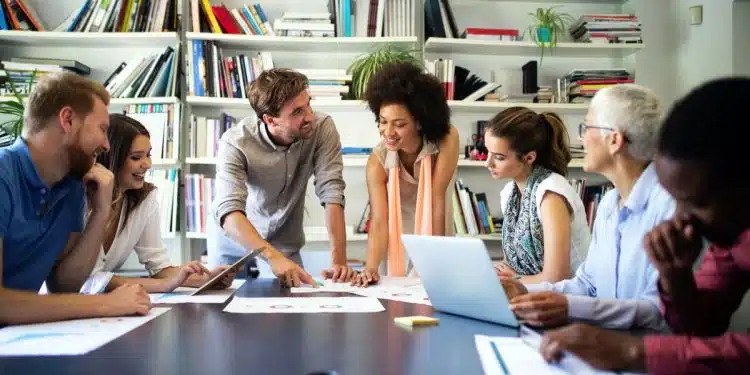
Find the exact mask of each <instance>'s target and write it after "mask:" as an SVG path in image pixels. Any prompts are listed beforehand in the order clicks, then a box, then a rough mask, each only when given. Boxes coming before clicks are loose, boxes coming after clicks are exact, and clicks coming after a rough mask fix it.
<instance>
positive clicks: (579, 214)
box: [500, 172, 591, 276]
mask: <svg viewBox="0 0 750 375" xmlns="http://www.w3.org/2000/svg"><path fill="white" fill-rule="evenodd" d="M513 184H515V182H512V181H511V182H509V183H507V184H506V185H505V187H504V188H503V190H502V191H500V205H501V208H502V210H503V215H504V214H505V209H506V206H507V204H508V199H510V194H511V192H512V191H513ZM548 191H551V192H554V193H557V194H559V195H561V196H562V197H563V198H564V199H565V200H566V201H567V202H568V206H570V208H571V209H572V210H573V212H572V213H571V218H570V219H571V221H570V274H571V276H572V275H573V274H575V272H576V270H577V269H578V266H580V265H581V263H583V261H584V260H585V259H586V254H587V253H588V250H589V243H590V242H591V231H590V230H589V226H588V224H587V221H586V209H585V208H584V206H583V201H581V197H580V196H579V195H578V193H577V192H576V191H575V189H573V187H572V186H571V185H570V183H569V182H568V180H567V179H565V177H563V176H562V175H560V174H558V173H554V172H553V173H552V174H550V175H549V176H548V177H547V178H545V179H544V180H543V181H542V182H540V183H539V186H538V187H537V190H536V197H535V198H534V200H535V201H536V209H537V212H539V215H540V216H541V213H542V198H543V197H544V194H545V193H546V192H548Z"/></svg>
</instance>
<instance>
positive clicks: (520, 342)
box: [474, 330, 613, 375]
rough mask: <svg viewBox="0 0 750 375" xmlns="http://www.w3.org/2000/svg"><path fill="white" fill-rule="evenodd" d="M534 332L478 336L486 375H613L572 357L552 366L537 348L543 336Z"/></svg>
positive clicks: (566, 356)
mask: <svg viewBox="0 0 750 375" xmlns="http://www.w3.org/2000/svg"><path fill="white" fill-rule="evenodd" d="M529 331H530V330H529ZM531 332H532V333H523V334H522V335H524V336H525V337H524V338H520V337H490V336H484V335H474V341H475V343H476V346H477V352H478V353H479V359H480V360H481V361H482V368H483V369H484V373H485V375H519V374H534V375H568V374H576V375H578V374H581V375H603V374H613V373H611V372H606V371H599V370H597V369H595V368H593V367H591V366H589V365H588V364H586V363H585V362H583V361H582V360H580V359H579V358H577V357H574V356H573V355H570V354H568V355H565V356H564V358H563V360H562V361H560V362H559V363H556V364H550V363H548V362H547V361H545V360H544V358H543V357H542V354H541V353H540V352H539V347H538V346H537V345H538V344H539V343H541V337H540V336H539V334H537V333H535V332H533V331H531ZM529 335H531V337H529Z"/></svg>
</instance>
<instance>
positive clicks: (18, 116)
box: [0, 71, 36, 147]
mask: <svg viewBox="0 0 750 375" xmlns="http://www.w3.org/2000/svg"><path fill="white" fill-rule="evenodd" d="M31 76H32V77H35V76H36V71H35V72H33V73H32V75H31ZM4 78H7V80H6V81H5V82H3V81H2V80H0V86H2V85H3V84H4V85H6V86H7V87H9V88H10V91H11V92H12V93H13V96H11V97H8V98H0V138H3V136H6V135H8V136H10V139H9V140H7V141H5V142H0V147H3V146H7V145H9V144H11V143H13V142H14V141H15V139H16V138H18V137H19V136H20V135H21V130H22V129H23V110H24V103H23V97H22V96H21V94H19V93H18V91H16V86H15V84H14V83H13V80H12V79H11V78H10V76H5V77H4ZM31 82H33V79H31V80H30V81H29V89H31ZM28 91H29V90H27V92H28Z"/></svg>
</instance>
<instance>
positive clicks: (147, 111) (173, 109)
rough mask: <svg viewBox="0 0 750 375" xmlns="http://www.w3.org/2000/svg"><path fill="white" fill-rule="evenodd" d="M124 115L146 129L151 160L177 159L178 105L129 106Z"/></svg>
mask: <svg viewBox="0 0 750 375" xmlns="http://www.w3.org/2000/svg"><path fill="white" fill-rule="evenodd" d="M125 114H126V115H128V116H129V117H132V118H134V119H136V120H138V121H139V122H140V123H141V124H143V126H145V127H146V129H148V132H149V135H150V138H151V157H152V159H154V160H159V159H162V160H165V159H170V160H176V159H177V150H178V145H179V139H180V138H179V134H180V133H179V130H180V119H181V117H180V105H179V104H131V105H129V106H127V107H126V108H125Z"/></svg>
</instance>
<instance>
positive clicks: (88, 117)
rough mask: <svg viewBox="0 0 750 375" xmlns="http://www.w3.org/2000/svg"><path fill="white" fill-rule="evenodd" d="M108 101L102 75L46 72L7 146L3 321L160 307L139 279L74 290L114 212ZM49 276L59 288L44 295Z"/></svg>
mask: <svg viewBox="0 0 750 375" xmlns="http://www.w3.org/2000/svg"><path fill="white" fill-rule="evenodd" d="M108 104H109V94H108V93H107V91H106V90H105V89H104V87H103V86H102V85H101V84H99V83H97V82H94V81H91V80H88V79H86V78H83V77H80V76H78V75H75V74H73V73H68V72H64V73H54V74H48V75H45V76H44V77H43V78H41V79H40V80H39V82H38V83H37V86H36V87H35V88H34V90H33V91H32V92H31V95H29V100H28V104H27V106H26V112H25V115H24V126H23V135H22V136H21V137H20V138H18V139H17V140H16V142H15V143H13V144H12V145H11V146H8V147H5V148H2V149H0V272H1V273H0V326H2V325H6V324H25V323H37V322H50V321H57V320H65V319H75V318H88V317H100V316H119V315H130V314H141V315H143V314H146V313H148V311H149V309H150V308H151V302H150V300H149V297H148V295H147V294H146V292H145V290H144V289H143V288H142V287H141V286H140V285H123V286H121V287H119V288H117V289H115V290H114V291H113V292H112V293H109V294H105V295H97V296H87V295H78V294H74V293H76V292H78V290H79V289H80V288H81V285H83V283H84V281H85V280H86V278H87V277H88V275H89V274H90V273H91V270H92V269H93V268H94V264H95V263H96V258H97V256H98V255H99V249H100V247H101V244H102V237H103V233H104V226H105V225H106V223H107V220H108V219H109V215H110V212H111V209H110V205H111V203H112V189H113V176H112V172H110V171H109V170H107V169H106V168H104V167H103V166H101V165H100V164H96V163H95V160H96V154H97V153H99V152H103V151H106V150H108V149H109V142H108V140H107V127H108V126H109V112H108V111H107V105H108ZM84 192H85V195H84ZM86 197H87V198H88V208H89V209H90V213H89V215H88V221H87V223H86V225H85V228H86V229H85V230H84V223H83V218H84V212H83V210H84V199H85V198H86ZM45 281H46V282H47V287H48V290H49V291H50V292H51V294H49V295H39V294H38V291H39V288H40V287H41V286H42V284H43V283H44V282H45ZM60 292H65V293H70V294H62V293H60ZM58 293H60V294H58Z"/></svg>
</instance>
